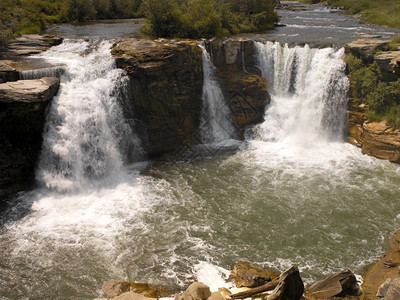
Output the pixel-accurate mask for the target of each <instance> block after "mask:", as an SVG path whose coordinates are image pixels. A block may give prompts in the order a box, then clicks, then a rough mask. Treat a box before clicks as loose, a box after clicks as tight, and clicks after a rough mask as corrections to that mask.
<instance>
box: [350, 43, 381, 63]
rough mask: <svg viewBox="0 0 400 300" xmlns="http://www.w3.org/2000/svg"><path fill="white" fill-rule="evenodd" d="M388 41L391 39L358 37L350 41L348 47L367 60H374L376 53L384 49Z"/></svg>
mask: <svg viewBox="0 0 400 300" xmlns="http://www.w3.org/2000/svg"><path fill="white" fill-rule="evenodd" d="M388 42H389V40H378V39H358V40H355V41H354V42H351V43H348V44H347V47H348V49H349V50H350V52H351V53H353V54H354V55H356V56H358V57H361V58H362V59H364V60H366V61H372V60H373V57H374V54H375V53H376V52H378V51H380V50H384V48H385V47H386V45H387V44H388Z"/></svg>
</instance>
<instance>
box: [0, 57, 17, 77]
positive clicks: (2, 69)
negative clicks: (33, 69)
mask: <svg viewBox="0 0 400 300" xmlns="http://www.w3.org/2000/svg"><path fill="white" fill-rule="evenodd" d="M12 64H13V62H12V61H11V60H0V83H5V82H7V81H17V80H19V72H18V71H17V70H16V69H15V68H14V67H13V66H12Z"/></svg>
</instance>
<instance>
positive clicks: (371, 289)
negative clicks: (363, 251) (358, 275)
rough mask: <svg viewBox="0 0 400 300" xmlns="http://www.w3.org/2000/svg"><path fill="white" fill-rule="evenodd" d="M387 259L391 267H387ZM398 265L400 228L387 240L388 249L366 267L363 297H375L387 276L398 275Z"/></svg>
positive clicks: (399, 259) (399, 264)
mask: <svg viewBox="0 0 400 300" xmlns="http://www.w3.org/2000/svg"><path fill="white" fill-rule="evenodd" d="M388 261H390V262H391V266H392V267H387V262H388ZM398 266H400V230H397V231H396V232H395V234H394V236H393V237H392V238H391V239H390V240H389V249H388V250H387V251H386V252H385V253H384V254H383V256H382V257H381V259H380V260H379V261H378V262H377V263H376V264H374V265H373V266H371V267H370V268H369V269H368V271H367V273H366V275H365V276H364V282H363V285H362V289H363V292H364V298H365V299H376V294H377V292H378V289H379V287H380V286H381V285H382V284H383V283H384V282H385V281H386V280H387V279H388V278H392V277H398V276H399V273H398V272H399V270H398V268H397V267H398ZM397 299H398V298H397Z"/></svg>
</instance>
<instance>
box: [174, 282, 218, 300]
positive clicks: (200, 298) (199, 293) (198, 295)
mask: <svg viewBox="0 0 400 300" xmlns="http://www.w3.org/2000/svg"><path fill="white" fill-rule="evenodd" d="M210 296H211V292H210V288H209V287H208V286H207V285H205V284H203V283H200V282H194V283H192V284H191V285H190V286H189V287H188V288H187V290H186V291H185V292H183V293H182V294H179V295H175V300H206V299H208V298H209V297H210Z"/></svg>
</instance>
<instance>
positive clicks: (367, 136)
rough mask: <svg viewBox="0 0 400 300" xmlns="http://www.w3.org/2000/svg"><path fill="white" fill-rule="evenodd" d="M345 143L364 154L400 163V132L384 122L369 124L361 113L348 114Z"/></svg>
mask: <svg viewBox="0 0 400 300" xmlns="http://www.w3.org/2000/svg"><path fill="white" fill-rule="evenodd" d="M347 128H348V138H347V141H348V142H349V143H351V144H353V145H355V146H358V147H360V148H361V149H362V152H363V153H364V154H368V155H371V156H374V157H376V158H379V159H386V160H389V161H391V162H394V163H400V130H399V129H394V128H392V127H390V126H388V125H387V124H386V121H385V120H383V121H381V122H369V121H368V120H367V117H366V116H365V114H364V113H362V112H349V113H348V118H347Z"/></svg>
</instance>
